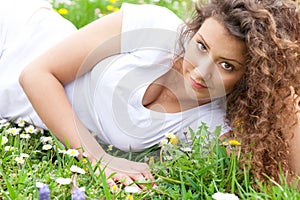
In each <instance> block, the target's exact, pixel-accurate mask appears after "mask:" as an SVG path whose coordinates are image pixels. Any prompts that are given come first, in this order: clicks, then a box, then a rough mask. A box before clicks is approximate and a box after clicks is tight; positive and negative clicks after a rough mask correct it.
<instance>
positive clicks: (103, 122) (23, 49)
mask: <svg viewBox="0 0 300 200" xmlns="http://www.w3.org/2000/svg"><path fill="white" fill-rule="evenodd" d="M0 3H2V5H0V7H1V8H2V9H3V13H4V14H3V21H2V23H1V24H2V27H3V28H2V30H5V34H3V40H2V42H1V45H0V46H1V47H3V46H4V47H5V48H3V50H2V51H1V52H2V57H1V60H0V68H1V70H2V69H3V71H2V72H3V73H1V79H0V85H1V86H2V88H1V90H0V93H1V96H5V97H6V98H4V99H2V100H1V102H0V106H1V109H0V112H1V113H0V114H1V116H2V117H4V118H9V119H12V118H15V117H22V118H24V119H26V120H27V121H29V122H32V123H34V124H35V125H37V126H39V127H44V128H48V129H50V130H51V131H52V132H53V133H54V134H55V135H56V136H57V137H58V138H59V139H60V140H61V141H62V142H68V143H69V144H70V146H71V147H73V148H81V147H82V148H83V149H84V151H85V153H86V154H87V155H88V156H89V158H90V160H91V161H92V162H97V161H99V160H101V165H102V166H103V167H105V172H106V174H107V176H109V175H110V174H111V173H112V172H118V173H117V174H116V175H114V176H113V178H112V179H110V180H108V181H109V183H110V184H114V182H117V181H119V180H121V179H122V180H124V179H125V182H124V183H123V184H125V185H128V184H131V183H132V182H133V181H135V180H138V179H152V180H153V177H152V175H151V173H150V171H149V168H148V166H147V165H146V164H144V163H136V162H131V161H128V160H125V159H120V158H115V157H112V156H110V155H108V154H107V153H106V152H105V151H104V150H103V149H102V148H101V146H100V145H99V144H98V142H97V141H96V140H95V138H94V137H93V136H92V134H90V132H93V133H95V135H96V136H97V139H98V140H99V141H100V142H102V143H106V144H111V145H114V146H115V147H117V148H120V149H122V150H127V151H128V150H133V151H141V150H143V149H145V148H148V147H150V146H152V145H154V144H157V143H158V142H159V141H161V140H162V139H163V138H164V137H165V134H166V133H168V132H172V133H177V135H178V136H179V137H182V138H184V137H185V132H186V130H185V129H186V128H188V127H191V128H193V129H196V128H198V126H199V125H200V124H201V123H202V122H205V123H206V124H207V125H208V126H210V128H211V130H214V128H215V127H216V126H219V125H221V126H223V127H224V128H223V130H222V132H223V133H225V132H228V131H229V129H228V128H227V127H226V126H225V123H224V122H223V121H224V108H223V105H222V104H223V101H222V99H221V97H222V96H224V95H225V94H226V93H228V92H230V91H231V89H232V87H233V85H234V84H235V82H236V81H237V80H238V79H239V77H240V76H241V74H242V67H240V68H241V70H238V71H234V72H233V73H230V74H226V72H227V71H230V70H231V69H226V67H225V66H223V65H226V64H225V61H224V59H223V60H222V61H221V60H220V64H215V63H214V62H213V61H212V60H211V59H210V57H209V56H208V55H207V54H206V51H203V50H202V49H201V46H199V45H198V43H197V42H196V38H195V39H194V40H193V42H191V43H190V45H189V46H190V47H189V49H190V50H188V51H187V52H189V53H188V56H189V58H188V57H187V59H186V60H185V61H183V59H182V58H181V59H178V60H177V61H176V62H173V58H174V56H175V55H176V51H177V49H175V46H176V45H175V42H176V41H177V36H178V32H177V29H178V27H179V26H180V25H181V24H182V21H181V20H180V19H179V18H178V17H177V16H176V15H175V14H174V13H172V12H170V11H169V10H167V9H165V8H161V7H157V6H153V5H141V6H137V5H130V4H124V5H123V6H122V9H121V11H120V12H117V13H114V14H111V15H108V16H105V17H103V18H101V19H99V20H97V21H95V22H93V23H91V24H89V25H87V26H86V27H84V28H82V29H80V30H78V31H75V29H74V27H73V26H72V25H70V24H69V22H67V21H66V20H64V19H63V18H58V14H56V13H54V12H53V11H51V9H50V8H49V6H48V4H46V3H45V2H41V1H38V0H30V1H26V2H24V1H19V0H14V1H1V2H0ZM15 5H20V7H21V8H20V10H19V11H20V17H18V16H19V15H18V16H17V17H18V18H17V19H16V20H15V21H17V22H18V23H17V24H16V25H15V23H12V22H13V21H12V19H15V16H14V14H12V13H9V12H5V11H6V10H11V9H9V7H11V8H15ZM24 8H25V9H24ZM23 10H25V11H26V12H25V11H23ZM22 12H25V13H23V14H21V13H22ZM137 16H140V17H137ZM162 17H163V18H162ZM50 22H51V23H50ZM212 22H213V24H214V25H218V23H216V22H215V21H212ZM22 27H25V28H26V29H21V28H22ZM57 27H58V28H57ZM212 28H213V30H211V29H212ZM205 29H207V30H205ZM205 29H204V30H202V32H203V34H205V35H206V37H207V38H210V40H212V38H211V37H210V36H209V34H207V33H209V32H211V31H218V32H220V31H221V32H226V31H225V30H224V28H223V27H222V26H220V25H218V26H217V29H216V30H214V27H212V26H211V25H209V23H208V25H207V26H206V28H205ZM15 30H17V31H18V30H26V31H18V32H17V31H15ZM204 32H207V33H204ZM13 34H15V35H16V38H17V39H15V38H14V37H11V35H13ZM48 38H49V39H48ZM224 41H231V42H232V43H231V44H230V45H229V46H227V47H226V49H228V50H227V51H230V52H231V53H230V54H229V55H227V57H228V56H230V57H232V58H233V59H235V60H238V62H239V63H242V62H243V56H242V55H241V54H240V52H243V51H244V45H243V44H242V43H241V42H239V41H236V40H235V39H234V38H232V37H230V36H228V35H226V34H224V36H223V35H220V37H219V38H218V40H217V41H216V42H214V43H216V44H218V45H225V46H226V43H225V42H224ZM51 46H52V47H51ZM232 46H235V47H236V49H233V50H232ZM220 49H221V48H220ZM215 54H216V55H215V56H218V57H220V55H217V54H222V52H219V50H218V49H217V48H216V50H215ZM195 56H197V57H198V56H201V60H203V64H202V66H203V69H207V70H203V69H200V68H197V69H195V70H193V66H192V63H190V61H189V60H188V59H191V62H195V63H194V64H195V65H198V62H199V61H198V59H197V57H196V60H194V61H192V59H194V58H195ZM183 62H184V63H185V64H184V65H185V66H186V67H185V72H184V73H183V72H182V67H181V65H182V63H183ZM204 62H206V64H204ZM27 65H28V66H27ZM8 66H9V67H8ZM25 66H27V67H26V68H25V69H24V70H23V68H24V67H25ZM208 68H212V69H214V70H211V69H208ZM219 69H220V70H221V72H219ZM22 70H23V72H22V73H21V71H22ZM20 73H21V75H20ZM19 76H20V83H21V85H22V86H23V88H24V90H25V92H26V95H27V96H28V99H29V100H30V103H29V101H28V99H27V98H26V96H25V94H24V93H23V91H22V89H21V87H20V85H19V83H18V78H19ZM184 76H185V77H184ZM201 76H203V78H201ZM204 76H206V77H207V78H206V79H207V80H204ZM223 76H224V77H223ZM185 79H186V80H185ZM224 83H225V84H224ZM186 88H187V90H186ZM195 91H200V92H195ZM208 91H210V92H208ZM211 99H213V101H212V102H210V101H211ZM8 102H9V103H8ZM33 107H34V109H33ZM74 111H75V112H74ZM106 165H108V166H106Z"/></svg>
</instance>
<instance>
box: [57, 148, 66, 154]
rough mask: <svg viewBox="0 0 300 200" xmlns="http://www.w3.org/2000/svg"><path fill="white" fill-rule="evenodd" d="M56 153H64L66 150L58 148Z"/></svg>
mask: <svg viewBox="0 0 300 200" xmlns="http://www.w3.org/2000/svg"><path fill="white" fill-rule="evenodd" d="M58 153H62V154H65V153H67V151H66V150H64V149H58Z"/></svg>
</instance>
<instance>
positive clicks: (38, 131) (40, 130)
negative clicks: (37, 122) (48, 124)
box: [36, 128, 44, 134]
mask: <svg viewBox="0 0 300 200" xmlns="http://www.w3.org/2000/svg"><path fill="white" fill-rule="evenodd" d="M36 132H37V133H41V134H44V129H42V128H36Z"/></svg>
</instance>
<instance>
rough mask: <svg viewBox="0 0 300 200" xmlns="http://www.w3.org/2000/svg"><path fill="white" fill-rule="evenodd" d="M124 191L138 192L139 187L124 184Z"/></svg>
mask: <svg viewBox="0 0 300 200" xmlns="http://www.w3.org/2000/svg"><path fill="white" fill-rule="evenodd" d="M124 191H125V192H126V193H138V192H139V189H138V188H137V187H133V186H126V187H125V188H124Z"/></svg>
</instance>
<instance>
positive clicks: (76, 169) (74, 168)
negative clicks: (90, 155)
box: [70, 165, 85, 174]
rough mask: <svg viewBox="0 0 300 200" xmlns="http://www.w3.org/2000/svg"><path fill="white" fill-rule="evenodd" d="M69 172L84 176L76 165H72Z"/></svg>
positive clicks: (82, 171) (82, 170) (83, 172)
mask: <svg viewBox="0 0 300 200" xmlns="http://www.w3.org/2000/svg"><path fill="white" fill-rule="evenodd" d="M70 170H71V172H75V173H78V174H85V171H84V169H81V168H80V167H77V166H76V165H72V166H71V168H70Z"/></svg>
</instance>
